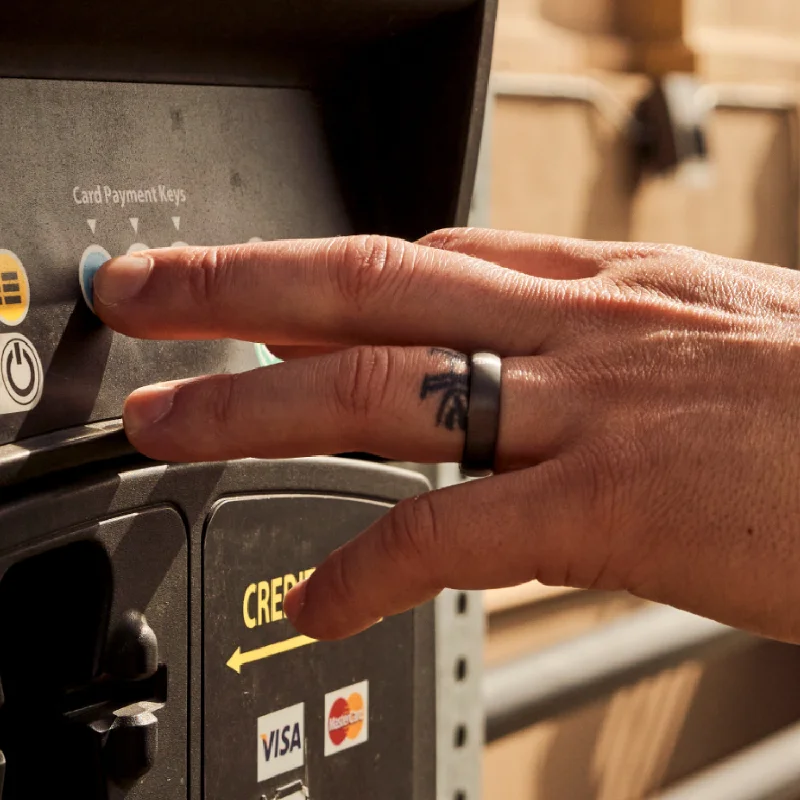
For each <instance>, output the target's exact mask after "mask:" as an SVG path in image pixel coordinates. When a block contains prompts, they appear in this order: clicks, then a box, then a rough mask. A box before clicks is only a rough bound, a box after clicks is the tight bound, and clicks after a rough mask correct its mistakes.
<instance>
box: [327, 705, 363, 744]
mask: <svg viewBox="0 0 800 800" xmlns="http://www.w3.org/2000/svg"><path fill="white" fill-rule="evenodd" d="M365 717H366V708H365V703H364V698H363V697H362V696H361V695H360V694H359V693H358V692H353V693H352V694H351V695H349V696H348V697H347V698H344V697H339V698H338V699H336V700H334V702H333V705H332V706H331V710H330V713H329V714H328V736H329V737H330V740H331V742H332V743H333V744H335V745H336V746H337V747H338V746H339V745H340V744H342V743H343V742H344V741H345V740H346V739H351V740H355V739H358V736H359V734H360V733H361V730H362V729H363V727H364V719H365Z"/></svg>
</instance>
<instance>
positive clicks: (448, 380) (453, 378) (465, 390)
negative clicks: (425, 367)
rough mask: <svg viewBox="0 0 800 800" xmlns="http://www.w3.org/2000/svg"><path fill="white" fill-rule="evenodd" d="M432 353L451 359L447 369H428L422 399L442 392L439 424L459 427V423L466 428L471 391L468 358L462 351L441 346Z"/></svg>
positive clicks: (438, 413) (453, 427)
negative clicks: (445, 348) (432, 370)
mask: <svg viewBox="0 0 800 800" xmlns="http://www.w3.org/2000/svg"><path fill="white" fill-rule="evenodd" d="M430 354H431V355H440V356H441V355H443V356H446V357H447V358H448V360H449V362H450V363H449V365H448V368H447V369H446V370H443V371H442V372H435V373H428V374H427V375H426V376H425V377H424V378H423V380H422V386H421V387H420V392H419V396H420V400H425V399H426V398H428V397H430V396H431V395H437V394H440V395H441V397H440V398H439V407H438V409H437V411H436V425H437V426H440V425H444V427H445V428H447V430H449V431H453V430H455V429H456V427H458V428H459V429H461V430H462V431H466V429H467V400H468V395H469V376H468V375H467V360H466V358H464V356H462V355H461V354H460V353H456V352H454V351H453V350H444V349H441V348H438V347H432V348H431V349H430Z"/></svg>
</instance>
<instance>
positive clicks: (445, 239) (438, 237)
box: [418, 228, 475, 250]
mask: <svg viewBox="0 0 800 800" xmlns="http://www.w3.org/2000/svg"><path fill="white" fill-rule="evenodd" d="M474 230H475V229H474V228H441V229H440V230H438V231H433V232H432V233H429V234H428V235H427V236H423V237H422V238H421V239H420V240H419V242H418V244H420V245H422V246H423V247H432V248H434V249H436V250H456V249H458V245H459V243H461V242H463V241H464V239H467V238H469V235H470V233H472V232H473V231H474Z"/></svg>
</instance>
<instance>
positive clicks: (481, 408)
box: [461, 352, 503, 478]
mask: <svg viewBox="0 0 800 800" xmlns="http://www.w3.org/2000/svg"><path fill="white" fill-rule="evenodd" d="M502 373H503V368H502V362H501V361H500V356H498V355H496V354H495V353H486V352H482V353H474V354H473V355H472V356H471V357H470V360H469V400H468V401H467V403H468V404H467V430H466V435H465V437H464V455H463V456H462V458H461V471H462V472H463V473H464V474H465V475H466V476H467V477H470V478H485V477H486V476H488V475H491V474H492V472H493V471H494V461H495V454H496V451H497V437H498V432H499V430H500V384H501V382H502Z"/></svg>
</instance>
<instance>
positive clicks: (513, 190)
mask: <svg viewBox="0 0 800 800" xmlns="http://www.w3.org/2000/svg"><path fill="white" fill-rule="evenodd" d="M633 1H634V6H631V5H630V2H631V0H622V2H620V3H617V2H616V0H500V17H499V21H498V27H497V37H496V51H495V57H494V69H495V71H496V72H503V73H509V72H511V73H536V74H540V73H558V74H573V75H574V74H582V75H589V76H591V77H593V78H596V79H599V80H600V81H602V82H603V83H604V84H605V85H606V86H607V87H608V88H609V89H610V90H611V92H612V93H613V96H614V97H615V98H616V101H617V102H618V103H620V104H621V105H623V106H627V107H629V108H632V107H633V106H634V104H635V103H636V101H637V99H638V98H639V97H641V96H642V94H643V92H644V91H646V88H647V85H648V79H647V77H646V75H644V74H643V70H650V69H652V70H653V71H654V72H658V71H659V70H660V69H662V68H664V67H665V65H666V67H668V68H678V67H682V68H686V65H687V64H688V65H689V68H694V69H696V71H697V73H698V74H699V75H700V76H701V77H702V78H703V79H704V80H706V81H710V82H736V83H741V82H747V83H756V84H770V85H774V86H778V87H783V88H786V87H788V90H789V91H790V92H793V91H794V87H795V86H796V85H797V84H798V83H799V82H800V0H686V2H685V4H684V6H685V14H684V17H683V21H682V22H683V27H682V28H681V26H680V24H679V25H678V27H677V29H676V27H675V19H676V16H675V7H676V6H675V3H674V0H633ZM637 4H638V7H640V8H645V7H647V8H649V9H650V11H651V16H650V17H649V19H648V20H646V21H645V23H643V25H642V26H641V28H640V29H638V30H637V28H636V25H635V24H632V23H631V20H630V17H626V16H625V15H626V14H628V13H629V12H630V9H631V8H632V7H633V8H635V7H636V6H637ZM659 7H663V9H662V10H663V12H664V14H663V16H662V17H659V15H658V12H659ZM678 20H679V22H680V17H679V16H678ZM643 42H644V44H643ZM687 53H688V54H689V55H688V57H687V55H686V54H687ZM797 127H798V126H797V124H796V115H794V114H791V113H790V114H786V113H783V114H781V113H772V112H763V111H739V110H737V111H717V112H715V114H714V117H713V120H712V123H711V127H710V131H709V134H710V144H711V151H712V161H711V163H712V167H713V169H712V171H711V174H710V176H709V177H708V178H707V180H706V181H705V182H704V183H701V184H697V185H696V184H692V183H691V182H689V181H687V180H685V179H682V178H679V177H675V176H648V177H644V178H643V179H638V180H637V178H636V176H635V174H634V170H633V168H632V160H631V151H630V146H629V142H628V140H627V139H626V136H625V135H624V133H623V132H621V131H620V129H619V128H618V126H616V125H615V124H613V122H612V121H611V120H609V119H606V118H605V117H604V116H603V115H602V114H600V113H598V112H597V111H596V110H595V109H593V108H591V107H588V106H582V105H580V104H576V103H564V102H553V101H549V102H548V101H541V100H530V99H524V98H507V97H502V98H499V99H498V100H497V102H496V103H495V104H494V107H493V114H492V127H491V151H490V158H489V162H490V167H491V179H490V182H489V186H490V208H491V216H490V222H491V224H492V225H493V226H495V227H501V228H512V229H520V230H529V231H539V232H547V233H556V234H562V235H567V236H581V237H587V238H594V239H627V240H646V241H665V242H675V243H680V244H688V245H692V246H695V247H699V248H702V249H706V250H710V251H713V252H717V253H721V254H725V255H730V256H735V257H740V258H747V259H754V260H760V261H764V262H767V263H774V264H781V265H785V266H791V267H796V266H798V219H799V218H800V209H799V208H798V176H799V175H800V171H799V170H798V163H797V145H798V141H797ZM526 591H527V594H526ZM504 597H505V600H504V599H503V598H504ZM489 604H490V609H494V610H491V611H490V613H489V614H488V632H489V635H488V638H487V650H486V657H487V662H488V664H490V665H491V664H493V663H498V662H500V661H502V660H504V659H506V658H510V657H513V656H514V655H515V654H519V653H522V652H527V651H529V650H531V649H534V648H536V647H542V646H546V645H547V644H548V643H552V642H555V641H558V640H559V639H563V638H566V637H569V636H573V635H577V634H579V633H580V632H582V631H585V630H588V629H590V628H591V627H592V626H594V625H597V624H598V623H599V622H602V621H603V620H607V619H610V618H612V617H614V616H616V615H619V614H625V613H629V612H630V611H631V609H632V608H634V607H637V606H638V605H639V604H638V603H637V602H635V601H633V600H631V599H630V598H627V597H622V596H608V595H595V594H586V593H581V592H578V593H575V592H567V593H560V592H555V593H554V592H552V591H548V592H544V591H543V590H539V589H537V588H536V587H531V589H530V590H523V591H522V592H520V591H519V590H517V591H516V593H513V592H512V593H511V594H508V593H506V595H492V594H490V596H489ZM798 675H800V651H798V650H797V649H795V648H789V647H786V646H781V645H776V644H772V643H764V644H763V645H759V646H757V647H754V648H753V649H751V650H747V651H744V652H741V653H739V654H738V655H736V656H733V657H729V658H727V659H724V660H717V661H711V662H709V663H688V664H686V665H684V666H682V667H680V668H678V669H676V670H672V671H670V672H668V673H665V674H663V675H660V676H657V677H656V678H654V679H651V680H649V681H646V682H643V683H642V684H640V685H637V686H632V687H629V688H628V689H626V690H625V691H623V692H620V693H619V694H618V695H616V696H615V697H612V698H609V700H608V701H607V702H603V703H599V704H596V705H594V706H592V707H590V708H586V709H583V710H581V711H578V712H575V713H573V714H571V715H569V716H567V717H565V718H563V719H559V720H554V721H550V722H547V723H546V724H541V725H538V726H535V727H534V728H532V729H530V730H528V731H525V732H522V733H520V734H517V735H516V736H513V737H509V738H507V739H504V740H501V741H500V742H498V743H496V744H494V745H491V746H489V747H488V748H487V749H486V756H485V776H484V777H485V780H484V798H485V800H562V798H564V799H565V800H583V799H584V798H585V799H586V800H590V799H591V800H634V799H635V798H643V797H647V796H648V795H650V794H651V793H652V792H653V791H654V790H655V789H657V788H659V787H661V786H665V785H668V784H670V783H671V782H673V781H675V780H678V779H679V778H681V777H684V776H686V775H688V774H690V773H692V772H693V771H695V770H698V769H700V768H702V767H703V766H705V765H707V764H709V763H711V762H713V761H714V760H715V759H718V758H720V757H722V756H724V755H726V754H729V753H732V752H734V751H735V750H737V749H738V748H740V747H742V746H744V745H745V744H748V743H750V742H752V741H754V740H757V739H759V738H761V737H763V736H764V735H765V734H767V733H768V732H771V731H773V730H776V729H778V728H780V727H782V726H784V725H786V724H788V723H790V722H792V721H794V720H796V719H799V718H800V691H798V689H797V681H798V677H797V676H798Z"/></svg>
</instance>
